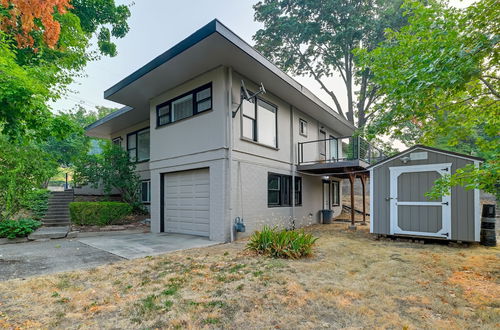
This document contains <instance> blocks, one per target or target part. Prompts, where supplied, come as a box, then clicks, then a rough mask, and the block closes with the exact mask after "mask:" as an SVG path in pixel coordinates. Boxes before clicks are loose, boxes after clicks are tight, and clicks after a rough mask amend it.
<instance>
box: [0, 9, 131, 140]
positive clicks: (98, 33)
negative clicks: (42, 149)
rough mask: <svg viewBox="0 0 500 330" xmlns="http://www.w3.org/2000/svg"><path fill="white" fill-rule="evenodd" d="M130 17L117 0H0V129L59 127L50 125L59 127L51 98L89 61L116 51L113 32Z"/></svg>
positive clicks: (43, 132) (31, 131) (41, 132)
mask: <svg viewBox="0 0 500 330" xmlns="http://www.w3.org/2000/svg"><path fill="white" fill-rule="evenodd" d="M51 6H54V7H53V8H54V9H53V10H50V8H51ZM47 8H49V9H47ZM129 17H130V11H129V9H128V7H127V6H124V5H119V6H117V5H115V1H114V0H85V1H83V0H82V1H78V0H75V1H68V0H50V1H49V2H48V1H47V0H43V1H42V0H34V1H31V2H30V3H29V5H27V3H26V2H25V1H20V0H6V1H2V2H0V72H1V73H2V74H1V75H0V133H2V134H4V135H7V136H9V137H10V138H11V139H17V138H20V137H22V136H25V137H26V136H30V137H41V138H45V137H46V136H47V134H49V135H50V134H52V133H55V132H52V131H51V130H50V129H47V128H53V127H56V125H53V124H52V123H51V121H52V120H53V119H54V116H53V115H52V113H51V111H50V107H49V106H48V104H49V101H54V100H57V99H58V98H60V97H61V96H62V95H64V93H65V92H66V91H67V86H68V85H69V84H70V83H71V82H72V81H73V78H74V77H75V76H78V75H80V74H81V71H82V70H83V68H84V67H85V65H86V64H87V63H88V62H89V61H92V60H96V59H98V58H99V57H100V56H101V55H107V56H114V55H116V53H117V52H116V45H115V44H114V43H113V38H122V37H124V36H125V35H126V33H127V32H128V30H129V27H128V24H127V20H128V18H129ZM94 36H95V37H96V38H97V49H98V50H95V49H94V47H93V45H92V44H91V41H92V38H93V37H94ZM63 132H64V130H63Z"/></svg>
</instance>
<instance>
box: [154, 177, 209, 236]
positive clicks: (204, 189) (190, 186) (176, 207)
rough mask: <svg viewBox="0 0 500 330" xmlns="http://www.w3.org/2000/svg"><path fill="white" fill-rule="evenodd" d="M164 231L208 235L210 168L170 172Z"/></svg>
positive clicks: (167, 179)
mask: <svg viewBox="0 0 500 330" xmlns="http://www.w3.org/2000/svg"><path fill="white" fill-rule="evenodd" d="M164 180H165V183H164V185H165V196H164V197H163V198H164V199H165V201H164V207H165V231H166V232H168V233H180V234H191V235H199V236H209V234H210V175H209V170H208V168H204V169H197V170H189V171H183V172H174V173H167V174H165V176H164Z"/></svg>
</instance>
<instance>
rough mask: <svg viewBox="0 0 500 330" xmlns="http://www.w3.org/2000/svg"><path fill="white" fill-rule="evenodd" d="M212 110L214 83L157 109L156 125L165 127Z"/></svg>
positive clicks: (163, 104)
mask: <svg viewBox="0 0 500 330" xmlns="http://www.w3.org/2000/svg"><path fill="white" fill-rule="evenodd" d="M211 109H212V83H209V84H206V85H203V86H201V87H198V88H196V89H194V90H192V91H190V92H187V93H185V94H183V95H181V96H178V97H176V98H174V99H172V100H169V101H167V102H165V103H162V104H160V105H158V106H157V107H156V124H157V126H163V125H167V124H170V123H174V122H176V121H179V120H182V119H185V118H189V117H193V116H195V115H197V114H199V113H201V112H204V111H208V110H211Z"/></svg>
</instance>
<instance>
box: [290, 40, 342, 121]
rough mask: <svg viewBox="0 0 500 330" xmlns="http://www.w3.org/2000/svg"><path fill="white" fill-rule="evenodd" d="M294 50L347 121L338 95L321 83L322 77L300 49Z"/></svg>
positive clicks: (295, 48)
mask: <svg viewBox="0 0 500 330" xmlns="http://www.w3.org/2000/svg"><path fill="white" fill-rule="evenodd" d="M288 42H289V43H290V44H291V45H293V43H291V42H290V41H288ZM294 50H295V53H296V54H297V55H299V57H300V60H301V62H302V63H303V64H304V65H305V66H306V67H307V69H308V70H309V72H310V73H311V75H312V76H313V77H314V79H315V80H316V81H317V82H318V83H319V84H320V86H321V89H323V90H324V91H325V92H326V93H327V94H328V95H330V97H331V98H332V100H333V102H334V103H335V107H336V108H337V112H338V113H339V114H340V115H341V116H342V117H343V118H344V119H345V118H346V117H345V115H344V111H343V110H342V106H341V105H340V102H339V100H338V99H337V95H335V93H334V92H333V91H331V90H329V89H328V88H327V87H326V86H325V84H324V83H323V81H321V79H320V77H319V76H318V75H317V74H316V72H315V71H314V68H313V67H312V66H311V65H310V64H309V62H308V61H307V59H306V58H305V56H304V54H303V53H302V52H301V51H300V49H298V48H297V47H294Z"/></svg>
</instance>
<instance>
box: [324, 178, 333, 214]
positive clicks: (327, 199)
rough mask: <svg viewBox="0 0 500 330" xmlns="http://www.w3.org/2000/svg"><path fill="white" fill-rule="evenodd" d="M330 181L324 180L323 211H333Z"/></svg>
mask: <svg viewBox="0 0 500 330" xmlns="http://www.w3.org/2000/svg"><path fill="white" fill-rule="evenodd" d="M331 209H332V208H331V203H330V181H329V180H323V210H331Z"/></svg>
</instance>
